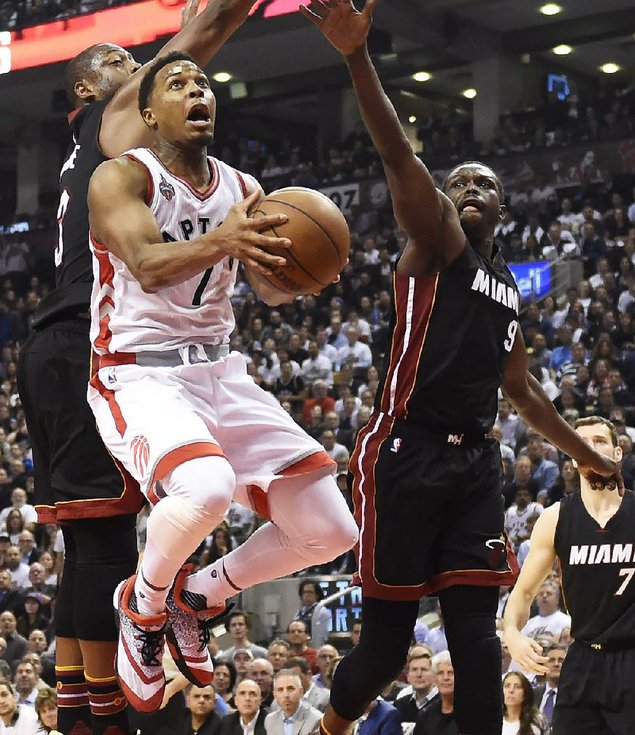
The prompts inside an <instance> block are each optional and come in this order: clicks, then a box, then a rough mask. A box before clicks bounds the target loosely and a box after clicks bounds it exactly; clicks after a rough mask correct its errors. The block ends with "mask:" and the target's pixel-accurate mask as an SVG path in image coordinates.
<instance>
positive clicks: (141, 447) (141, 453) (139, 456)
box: [130, 435, 150, 476]
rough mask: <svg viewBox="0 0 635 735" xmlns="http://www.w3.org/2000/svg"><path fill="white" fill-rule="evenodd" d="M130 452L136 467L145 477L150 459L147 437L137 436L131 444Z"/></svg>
mask: <svg viewBox="0 0 635 735" xmlns="http://www.w3.org/2000/svg"><path fill="white" fill-rule="evenodd" d="M130 451H131V452H132V461H133V463H134V466H135V467H136V468H137V469H138V470H139V474H141V475H142V476H143V475H145V473H146V470H147V469H148V460H149V459H150V443H149V442H148V440H147V439H146V438H145V436H141V435H139V436H135V438H134V439H133V440H132V441H131V442H130Z"/></svg>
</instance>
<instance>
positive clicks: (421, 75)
mask: <svg viewBox="0 0 635 735" xmlns="http://www.w3.org/2000/svg"><path fill="white" fill-rule="evenodd" d="M412 78H413V79H414V80H415V82H427V81H428V80H429V79H432V74H430V73H429V72H427V71H418V72H417V73H416V74H413V75H412Z"/></svg>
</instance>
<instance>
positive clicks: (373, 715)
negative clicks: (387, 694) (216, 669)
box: [353, 697, 403, 735]
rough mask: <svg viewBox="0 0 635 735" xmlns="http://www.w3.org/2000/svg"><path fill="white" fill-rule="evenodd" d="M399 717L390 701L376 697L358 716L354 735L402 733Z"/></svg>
mask: <svg viewBox="0 0 635 735" xmlns="http://www.w3.org/2000/svg"><path fill="white" fill-rule="evenodd" d="M402 732H403V731H402V727H401V717H400V715H399V712H398V710H397V709H396V708H395V707H394V705H392V704H391V703H390V702H386V700H385V699H382V698H381V697H377V699H375V700H373V701H372V702H371V703H370V705H369V707H368V709H367V710H366V712H365V713H364V714H363V715H362V716H361V717H360V718H359V720H358V721H357V725H356V726H355V729H354V730H353V733H354V735H402Z"/></svg>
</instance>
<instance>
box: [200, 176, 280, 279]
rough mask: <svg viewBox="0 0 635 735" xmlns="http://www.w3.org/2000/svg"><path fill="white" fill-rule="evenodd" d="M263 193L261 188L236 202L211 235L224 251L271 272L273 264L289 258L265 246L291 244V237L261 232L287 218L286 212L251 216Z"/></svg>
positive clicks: (245, 262)
mask: <svg viewBox="0 0 635 735" xmlns="http://www.w3.org/2000/svg"><path fill="white" fill-rule="evenodd" d="M261 196H262V192H261V191H259V190H257V191H254V192H253V193H252V194H249V195H248V196H246V197H245V198H244V199H243V200H242V202H238V203H237V204H234V206H233V207H232V208H231V209H230V210H229V214H228V215H227V217H226V218H225V221H224V222H223V224H222V225H220V227H218V228H217V229H216V230H214V231H213V232H212V233H210V235H211V236H213V237H214V242H215V243H216V244H217V246H218V247H219V248H220V249H221V251H222V252H223V253H224V254H225V255H228V256H229V257H231V258H236V260H240V261H242V262H243V263H244V264H245V265H248V266H250V267H252V268H253V269H254V270H255V271H257V272H258V273H261V274H263V275H266V276H269V275H271V274H272V268H275V267H281V266H284V265H286V263H287V261H286V260H285V259H284V258H283V257H281V256H279V255H271V254H270V253H268V252H267V251H266V250H264V249H263V248H273V249H275V248H285V249H286V248H290V247H291V240H289V239H288V238H286V237H271V236H269V235H263V234H261V232H262V230H266V229H268V228H271V227H276V226H278V227H279V226H280V225H283V224H284V223H285V222H287V220H288V217H287V216H286V215H285V214H270V215H266V216H259V217H256V218H254V217H251V216H250V214H249V211H250V210H251V208H252V207H253V206H254V205H255V204H256V203H257V202H258V200H259V199H260V198H261Z"/></svg>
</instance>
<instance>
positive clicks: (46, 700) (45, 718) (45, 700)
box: [35, 687, 57, 735]
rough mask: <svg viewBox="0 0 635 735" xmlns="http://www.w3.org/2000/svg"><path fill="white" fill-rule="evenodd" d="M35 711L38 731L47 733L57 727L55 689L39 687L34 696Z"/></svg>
mask: <svg viewBox="0 0 635 735" xmlns="http://www.w3.org/2000/svg"><path fill="white" fill-rule="evenodd" d="M35 712H36V714H37V718H38V722H39V725H40V726H39V728H38V730H37V733H38V735H40V733H49V732H52V731H53V730H55V729H56V727H57V695H56V694H55V689H51V688H50V687H45V688H44V689H40V691H39V692H38V695H37V697H36V698H35Z"/></svg>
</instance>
